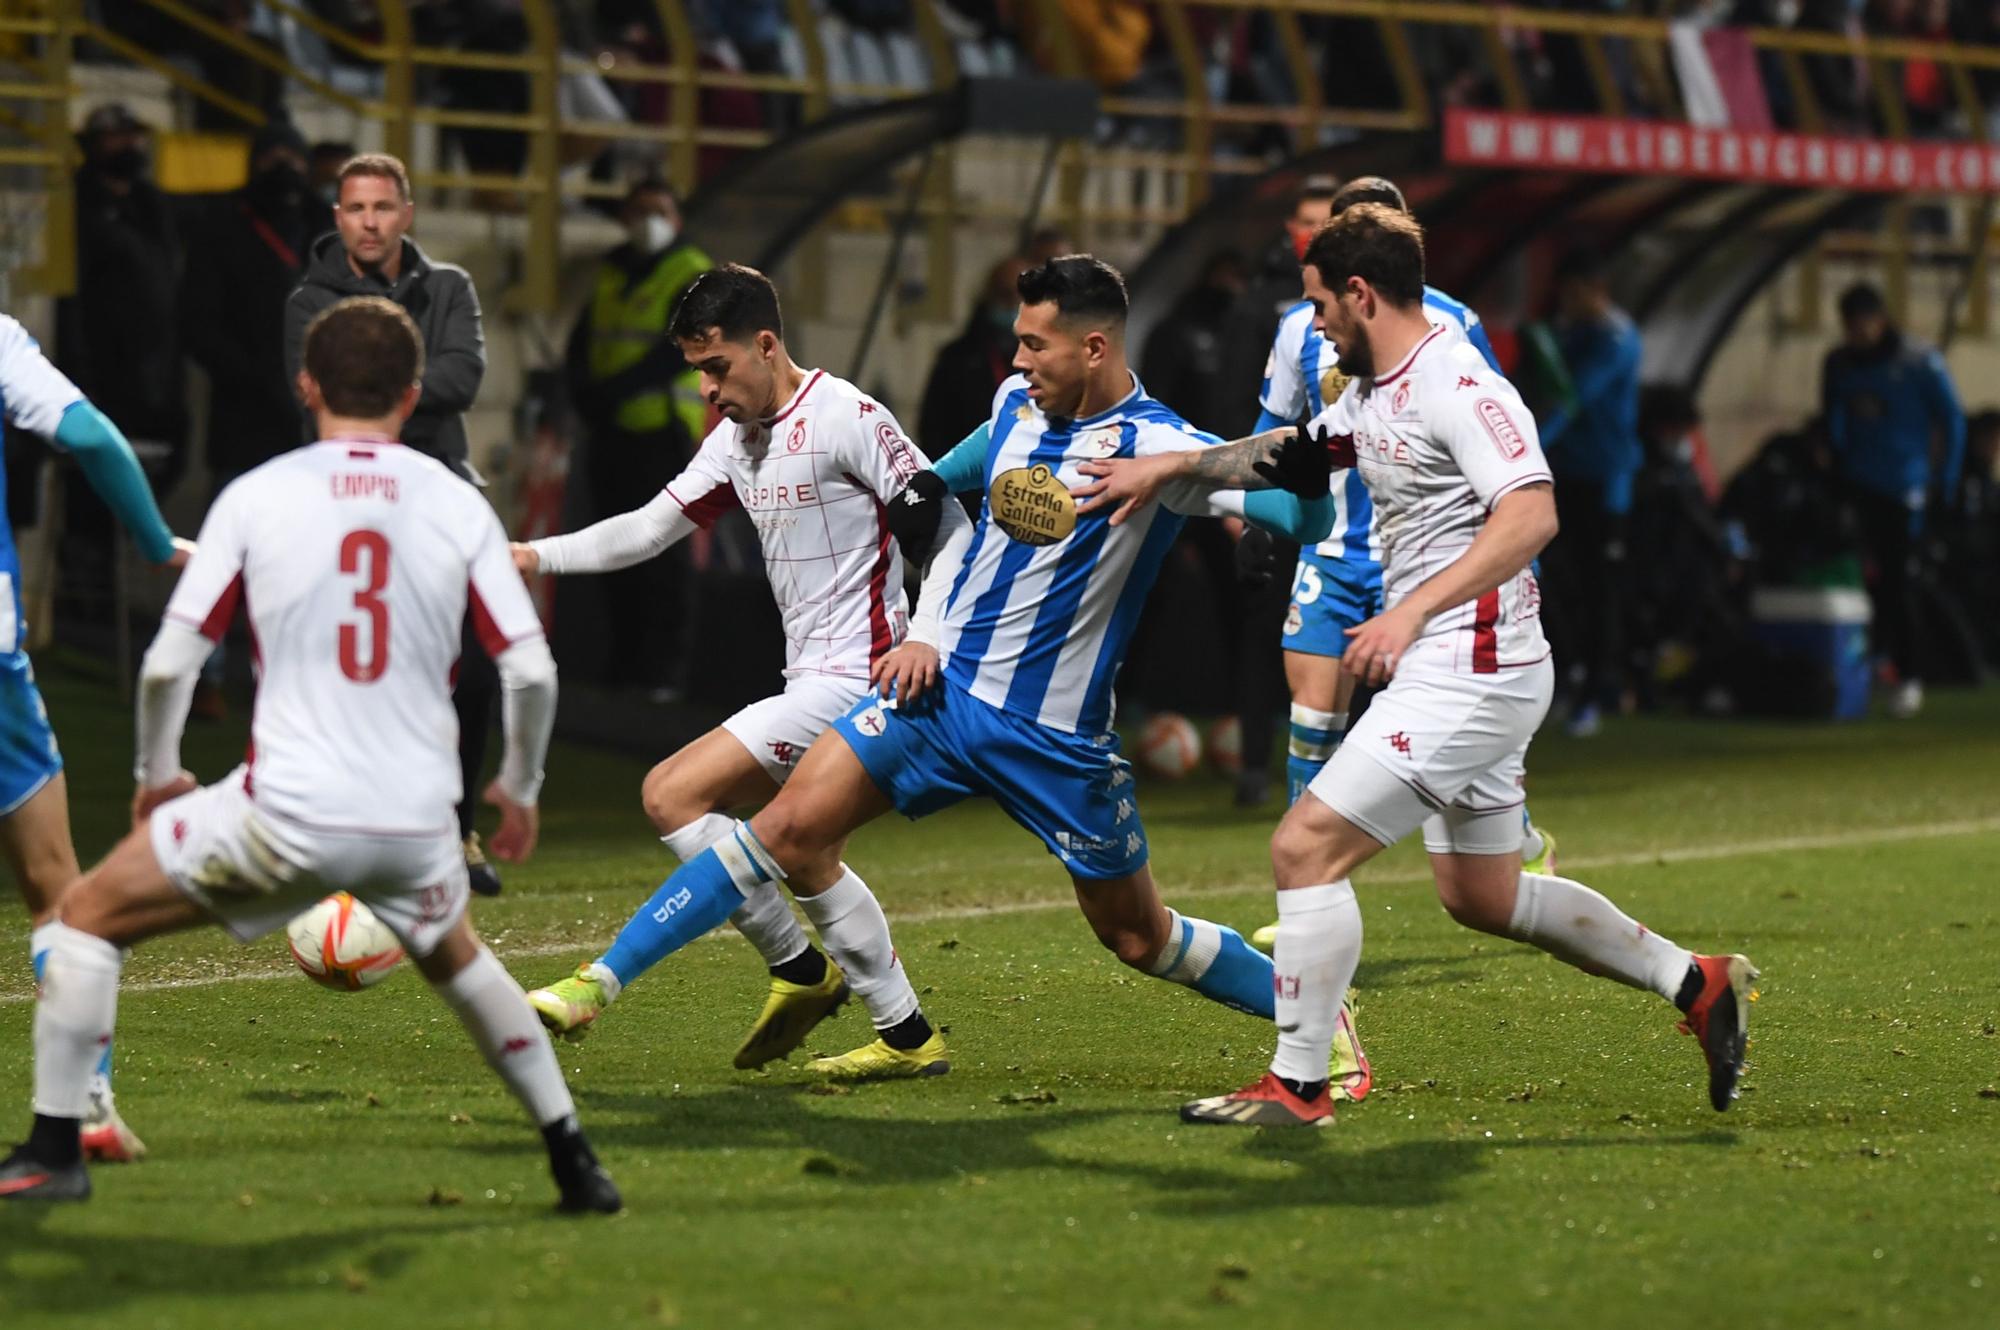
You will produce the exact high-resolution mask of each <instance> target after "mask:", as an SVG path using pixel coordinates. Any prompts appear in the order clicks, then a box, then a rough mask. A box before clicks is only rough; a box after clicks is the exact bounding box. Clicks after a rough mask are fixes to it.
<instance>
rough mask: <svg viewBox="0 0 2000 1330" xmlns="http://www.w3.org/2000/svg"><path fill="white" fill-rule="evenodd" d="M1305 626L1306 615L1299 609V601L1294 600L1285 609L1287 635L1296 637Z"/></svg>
mask: <svg viewBox="0 0 2000 1330" xmlns="http://www.w3.org/2000/svg"><path fill="white" fill-rule="evenodd" d="M1305 626H1306V616H1305V614H1304V613H1303V612H1302V611H1301V610H1300V609H1299V603H1298V602H1297V601H1293V602H1292V603H1291V604H1290V605H1289V606H1287V607H1286V609H1285V636H1286V637H1296V636H1297V635H1298V631H1299V629H1301V628H1303V627H1305Z"/></svg>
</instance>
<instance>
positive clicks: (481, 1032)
mask: <svg viewBox="0 0 2000 1330" xmlns="http://www.w3.org/2000/svg"><path fill="white" fill-rule="evenodd" d="M437 992H438V996H439V997H441V998H443V999H444V1000H445V1003H446V1004H447V1005H448V1006H450V1007H451V1009H452V1010H453V1011H455V1012H457V1013H458V1019H459V1021H460V1023H462V1024H463V1025H464V1026H465V1029H466V1033H468V1034H470V1035H471V1036H472V1042H473V1043H475V1044H477V1045H479V1051H480V1052H481V1053H483V1054H485V1055H486V1065H487V1066H489V1067H491V1068H493V1070H494V1071H495V1072H497V1073H498V1074H499V1076H500V1079H501V1080H503V1081H505V1082H506V1083H507V1088H508V1089H509V1090H512V1091H513V1092H514V1097H515V1098H516V1099H518V1100H520V1101H521V1105H522V1107H524V1108H526V1109H527V1110H528V1116H530V1117H532V1118H533V1119H534V1120H535V1125H536V1126H538V1127H546V1126H548V1125H549V1124H550V1123H551V1122H557V1121H560V1120H561V1119H563V1118H566V1117H568V1116H570V1115H571V1114H572V1113H574V1112H576V1104H575V1102H574V1101H572V1100H571V1099H570V1096H569V1086H567V1085H565V1084H563V1074H562V1068H561V1067H560V1066H559V1065H557V1063H556V1050H555V1046H554V1045H553V1044H551V1043H550V1042H549V1032H548V1031H547V1030H544V1029H543V1028H542V1022H541V1020H540V1019H539V1018H538V1017H536V1015H535V1009H534V1008H533V1007H531V1006H529V1005H528V996H527V994H525V993H523V992H522V991H521V986H520V985H519V984H517V983H515V982H514V976H513V975H511V974H508V973H507V967H506V966H504V965H502V964H501V963H500V961H499V959H498V958H497V957H496V956H494V954H493V953H492V952H491V951H490V950H488V949H487V948H485V947H481V948H480V949H479V954H478V955H477V956H475V957H473V959H472V963H471V964H469V965H467V966H466V967H465V968H464V969H463V970H460V971H459V972H458V973H457V974H455V975H453V976H452V977H451V978H450V979H448V980H446V981H445V982H444V983H442V984H439V985H438V986H437Z"/></svg>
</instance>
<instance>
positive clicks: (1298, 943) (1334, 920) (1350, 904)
mask: <svg viewBox="0 0 2000 1330" xmlns="http://www.w3.org/2000/svg"><path fill="white" fill-rule="evenodd" d="M1360 963H1361V906H1360V905H1359V904H1358V903H1357V902H1356V901H1355V899H1354V887H1353V886H1352V885H1351V884H1350V883H1349V882H1348V881H1347V880H1346V879H1345V878H1343V879H1342V880H1340V881H1339V882H1329V883H1326V884H1324V885H1322V886H1317V887H1299V888H1297V889H1296V890H1292V891H1280V892H1279V893H1278V940H1277V942H1276V944H1275V945H1274V946H1273V947H1272V948H1271V964H1272V966H1273V968H1274V971H1275V973H1274V975H1273V982H1274V984H1275V985H1276V989H1277V1002H1276V1007H1277V1018H1278V1051H1277V1052H1276V1053H1275V1054H1273V1055H1272V1058H1271V1070H1272V1071H1274V1072H1276V1073H1277V1074H1278V1075H1280V1076H1283V1077H1285V1078H1286V1079H1287V1080H1293V1081H1323V1080H1325V1079H1326V1078H1327V1068H1328V1065H1329V1064H1330V1063H1331V1062H1332V1060H1333V1031H1334V1026H1335V1025H1336V1024H1338V1023H1339V1020H1340V1003H1341V999H1342V998H1345V997H1346V996H1347V990H1348V987H1349V985H1351V984H1353V982H1354V969H1355V967H1356V966H1358V965H1359V964H1360Z"/></svg>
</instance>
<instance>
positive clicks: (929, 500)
mask: <svg viewBox="0 0 2000 1330" xmlns="http://www.w3.org/2000/svg"><path fill="white" fill-rule="evenodd" d="M948 502H956V501H955V500H953V499H952V497H951V494H950V492H949V491H947V490H946V489H945V487H944V480H943V478H942V477H940V476H939V475H938V473H937V472H935V471H919V472H917V474H916V475H914V476H912V477H911V478H910V483H909V484H907V485H905V486H904V487H903V492H902V493H900V494H898V495H897V496H896V497H895V498H893V499H891V500H889V506H888V508H887V510H886V511H885V513H884V518H885V520H887V522H888V523H889V534H890V535H892V536H894V537H895V538H896V543H897V544H898V545H900V546H902V548H903V558H904V560H905V561H907V562H909V563H912V564H915V565H916V566H917V567H919V568H921V567H922V566H923V565H924V564H926V563H928V562H929V561H930V557H931V546H933V545H935V544H936V543H937V533H938V522H939V520H940V519H941V518H942V517H943V516H944V505H945V504H946V503H948Z"/></svg>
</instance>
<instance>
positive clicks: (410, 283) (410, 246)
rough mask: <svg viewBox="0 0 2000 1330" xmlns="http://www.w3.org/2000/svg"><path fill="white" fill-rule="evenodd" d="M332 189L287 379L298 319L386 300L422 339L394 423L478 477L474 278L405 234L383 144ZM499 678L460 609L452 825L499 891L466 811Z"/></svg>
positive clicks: (294, 371) (291, 324)
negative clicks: (457, 776) (405, 403)
mask: <svg viewBox="0 0 2000 1330" xmlns="http://www.w3.org/2000/svg"><path fill="white" fill-rule="evenodd" d="M335 189H336V191H337V193H336V194H335V202H334V207H333V221H334V227H335V231H334V234H332V235H328V236H322V237H321V238H320V239H319V240H318V241H316V242H314V244H313V246H312V251H311V256H310V257H309V258H308V260H307V262H306V273H305V277H304V278H303V279H302V280H301V281H300V283H299V285H298V288H297V289H296V290H294V291H293V292H292V295H291V299H290V300H289V301H287V302H286V305H285V372H286V374H287V376H288V378H289V379H290V381H292V382H293V383H296V382H297V380H298V375H299V359H300V355H301V354H302V350H301V349H302V347H303V345H304V343H305V335H306V325H307V324H308V323H310V322H312V320H313V316H314V315H316V314H318V313H319V312H320V311H321V310H323V309H326V308H327V307H329V306H331V305H333V304H334V303H335V302H337V301H340V300H344V299H346V298H347V297H349V296H382V297H385V298H387V299H389V300H393V301H394V302H396V303H397V304H398V305H401V306H402V307H403V308H404V310H406V311H407V312H408V313H409V315H410V317H411V318H412V319H414V320H415V321H416V325H417V331H418V332H419V333H421V334H422V335H423V339H424V378H423V396H422V397H420V398H419V399H418V401H417V409H416V412H415V414H413V415H412V416H411V417H410V418H409V420H408V422H407V423H406V424H405V425H404V426H403V442H404V443H406V444H408V445H409V446H410V447H412V448H414V449H416V450H417V451H418V452H420V453H426V454H428V455H430V456H432V457H435V458H437V459H438V461H440V462H443V463H444V464H445V465H446V466H448V467H450V468H451V469H452V470H453V471H454V472H456V473H457V474H458V475H459V477H460V478H462V479H464V480H465V481H467V482H468V483H470V484H473V485H480V486H483V485H484V484H485V483H486V482H485V481H484V480H482V479H481V478H480V475H479V472H478V471H477V470H475V469H474V468H473V465H472V460H471V457H470V454H469V449H468V447H467V445H466V438H465V412H466V410H467V409H468V408H469V407H471V405H472V403H473V400H474V399H475V398H477V397H478V396H479V382H480V380H481V379H482V378H484V377H485V375H486V335H485V333H484V331H483V330H482V329H481V326H480V316H479V295H478V293H477V292H475V291H474V290H473V288H472V278H471V277H469V276H467V275H466V271H465V269H463V268H460V267H457V266H456V265H454V264H450V263H433V262H432V261H431V260H430V259H429V258H427V257H425V255H424V252H423V251H422V250H421V249H419V248H417V243H416V242H415V241H414V240H411V239H409V238H408V236H407V235H405V234H404V233H405V232H407V231H408V230H409V229H410V224H411V223H412V222H413V221H415V220H416V205H415V204H413V203H412V202H411V201H410V177H409V173H408V172H407V171H405V170H404V169H403V163H402V162H401V161H399V160H397V159H396V158H394V157H391V156H389V155H388V154H387V153H363V154H362V155H361V156H359V157H354V158H351V159H349V161H348V162H347V164H346V165H344V166H342V167H341V168H340V175H339V177H338V178H337V180H336V181H335ZM302 420H303V436H304V437H305V438H306V439H307V440H308V441H310V440H311V439H312V438H313V422H312V419H311V417H310V416H303V415H302ZM499 687H500V678H499V675H498V674H497V673H496V672H495V670H494V668H493V662H492V661H491V660H490V659H489V658H488V657H487V655H486V652H485V650H484V648H482V647H481V646H480V644H479V641H478V635H477V634H476V633H475V632H474V631H473V627H472V620H471V617H470V615H468V616H467V619H466V626H465V637H464V643H463V651H462V653H461V655H460V657H459V670H458V686H457V687H456V688H455V689H454V690H453V692H452V701H453V703H454V704H455V705H456V707H457V708H458V757H459V765H460V767H461V769H462V772H463V775H464V799H463V801H462V802H461V803H460V804H459V806H458V823H459V827H458V829H459V834H460V835H461V836H462V837H463V838H464V840H465V866H466V869H467V871H468V872H469V873H470V874H471V877H472V889H473V890H474V891H477V892H479V893H480V894H481V895H485V896H493V895H498V894H499V891H500V877H499V875H498V874H497V873H495V872H494V871H493V867H492V865H491V864H489V863H488V862H487V861H486V856H485V854H484V852H483V851H482V850H481V848H480V844H479V833H477V832H476V831H474V830H473V829H472V819H473V814H474V812H475V811H476V809H477V800H476V792H477V791H478V790H479V789H480V788H481V782H480V779H479V777H480V774H481V767H482V766H483V765H484V762H485V759H486V739H487V732H488V729H489V727H490V725H491V724H492V716H493V706H494V702H495V699H496V697H497V696H498V693H499Z"/></svg>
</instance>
